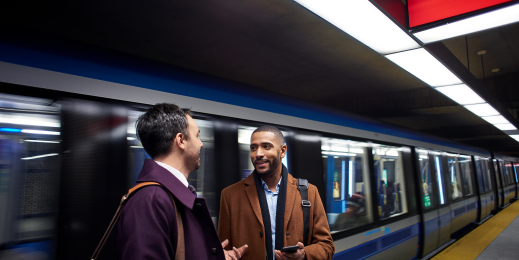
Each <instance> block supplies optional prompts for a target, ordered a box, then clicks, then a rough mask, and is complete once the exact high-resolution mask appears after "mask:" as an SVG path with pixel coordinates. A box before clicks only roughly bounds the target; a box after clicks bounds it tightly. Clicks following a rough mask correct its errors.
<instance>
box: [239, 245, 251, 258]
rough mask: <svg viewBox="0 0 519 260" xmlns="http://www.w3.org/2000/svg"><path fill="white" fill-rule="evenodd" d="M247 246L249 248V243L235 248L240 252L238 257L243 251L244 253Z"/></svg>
mask: <svg viewBox="0 0 519 260" xmlns="http://www.w3.org/2000/svg"><path fill="white" fill-rule="evenodd" d="M247 248H249V245H247V244H245V245H243V246H241V247H240V248H238V249H237V250H238V251H239V252H240V257H241V256H242V255H243V253H245V251H246V250H247Z"/></svg>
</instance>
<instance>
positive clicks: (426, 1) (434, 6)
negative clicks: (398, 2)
mask: <svg viewBox="0 0 519 260" xmlns="http://www.w3.org/2000/svg"><path fill="white" fill-rule="evenodd" d="M511 1H513V0H407V8H408V9H409V26H410V27H415V26H418V25H422V24H426V23H430V22H435V21H439V20H442V19H445V18H450V17H454V16H457V15H460V14H465V13H468V12H472V11H476V10H480V9H483V8H487V7H490V6H494V5H498V4H502V3H506V2H511Z"/></svg>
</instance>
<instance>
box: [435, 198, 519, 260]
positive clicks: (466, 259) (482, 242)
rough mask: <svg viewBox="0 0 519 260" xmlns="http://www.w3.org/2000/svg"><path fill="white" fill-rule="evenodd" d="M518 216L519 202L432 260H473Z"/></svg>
mask: <svg viewBox="0 0 519 260" xmlns="http://www.w3.org/2000/svg"><path fill="white" fill-rule="evenodd" d="M517 215H519V201H516V202H514V203H512V204H511V205H510V206H508V207H506V208H505V209H504V210H502V211H501V212H499V213H497V214H496V215H495V216H493V217H492V218H490V219H489V220H487V221H486V222H485V223H483V224H482V225H481V226H479V227H477V228H476V229H474V230H472V231H471V232H470V233H468V234H467V235H465V236H464V237H463V238H461V239H460V240H458V241H457V242H456V243H454V244H452V245H450V246H449V247H447V248H446V249H445V250H443V251H442V252H440V253H439V254H437V255H436V256H435V257H434V258H432V259H433V260H443V259H447V260H450V259H453V260H454V259H456V260H473V259H475V258H476V257H478V255H479V254H481V252H483V250H485V248H486V247H487V246H488V245H490V243H492V241H494V239H495V238H496V237H497V236H499V234H501V232H503V230H504V229H505V228H506V227H507V226H508V225H509V224H510V223H511V222H512V221H513V220H514V219H515V218H516V217H517Z"/></svg>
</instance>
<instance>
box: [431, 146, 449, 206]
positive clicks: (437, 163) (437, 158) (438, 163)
mask: <svg viewBox="0 0 519 260" xmlns="http://www.w3.org/2000/svg"><path fill="white" fill-rule="evenodd" d="M431 154H432V156H433V160H434V170H435V172H436V180H437V181H438V187H439V189H440V204H441V205H443V204H445V197H446V194H447V189H446V187H445V183H447V182H446V181H445V180H444V179H443V176H444V175H443V172H442V169H443V168H442V158H441V153H439V152H431Z"/></svg>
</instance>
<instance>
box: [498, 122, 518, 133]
mask: <svg viewBox="0 0 519 260" xmlns="http://www.w3.org/2000/svg"><path fill="white" fill-rule="evenodd" d="M494 126H495V127H497V128H498V129H499V130H503V131H504V130H517V128H515V126H514V125H512V124H510V123H508V124H494Z"/></svg>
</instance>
